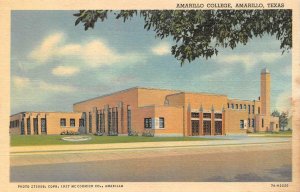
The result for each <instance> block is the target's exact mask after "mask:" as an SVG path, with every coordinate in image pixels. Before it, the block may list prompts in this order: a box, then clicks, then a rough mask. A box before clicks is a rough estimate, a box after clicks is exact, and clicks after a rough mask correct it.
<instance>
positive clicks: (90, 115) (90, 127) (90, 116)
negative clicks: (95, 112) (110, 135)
mask: <svg viewBox="0 0 300 192" xmlns="http://www.w3.org/2000/svg"><path fill="white" fill-rule="evenodd" d="M89 133H92V114H91V112H89Z"/></svg>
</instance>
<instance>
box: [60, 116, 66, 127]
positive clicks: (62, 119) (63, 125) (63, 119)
mask: <svg viewBox="0 0 300 192" xmlns="http://www.w3.org/2000/svg"><path fill="white" fill-rule="evenodd" d="M60 126H61V127H65V126H66V119H65V118H61V119H60Z"/></svg>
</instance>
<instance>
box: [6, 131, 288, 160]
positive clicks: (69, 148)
mask: <svg viewBox="0 0 300 192" xmlns="http://www.w3.org/2000/svg"><path fill="white" fill-rule="evenodd" d="M221 139H224V140H221ZM290 141H291V138H290V137H279V138H278V137H245V136H222V137H220V140H207V141H169V142H137V143H110V144H82V145H78V144H77V145H47V146H22V147H11V148H10V152H11V155H12V156H14V155H18V156H19V155H32V154H48V153H78V152H84V151H106V150H128V149H154V148H186V147H200V146H229V145H255V144H256V145H257V144H267V143H286V142H290Z"/></svg>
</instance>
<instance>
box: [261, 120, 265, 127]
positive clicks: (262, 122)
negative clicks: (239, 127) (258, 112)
mask: <svg viewBox="0 0 300 192" xmlns="http://www.w3.org/2000/svg"><path fill="white" fill-rule="evenodd" d="M264 123H265V122H264V119H261V127H264Z"/></svg>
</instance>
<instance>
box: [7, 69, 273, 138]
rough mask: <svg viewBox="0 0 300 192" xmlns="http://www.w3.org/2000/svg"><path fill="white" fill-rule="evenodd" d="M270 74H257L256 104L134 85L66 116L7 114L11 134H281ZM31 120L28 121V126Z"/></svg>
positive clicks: (78, 105) (80, 104) (78, 106)
mask: <svg viewBox="0 0 300 192" xmlns="http://www.w3.org/2000/svg"><path fill="white" fill-rule="evenodd" d="M270 87H271V76H270V72H269V71H268V70H267V69H263V70H262V71H261V89H260V92H261V95H260V97H259V98H260V99H259V100H253V101H250V100H249V101H248V100H238V99H229V98H228V97H227V96H226V95H219V94H210V93H190V92H184V91H176V90H164V89H153V88H143V87H134V88H130V89H126V90H122V91H118V92H115V93H112V94H108V95H103V96H100V97H97V98H93V99H89V100H86V101H81V102H78V103H75V104H74V105H73V111H74V112H70V113H60V112H52V113H47V112H23V113H18V114H16V115H12V116H11V126H10V130H11V131H10V132H11V133H18V134H25V135H30V134H42V133H45V134H60V133H61V132H62V131H65V130H75V131H78V132H81V133H84V134H89V133H101V134H104V135H123V134H124V135H127V134H130V133H139V134H142V133H143V132H152V133H153V134H154V135H156V136H161V135H166V136H197V135H230V134H246V133H247V132H260V131H279V125H278V121H279V119H278V118H276V117H272V116H271V115H270V114H271V113H270V91H271V90H270ZM28 122H29V123H28Z"/></svg>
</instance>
